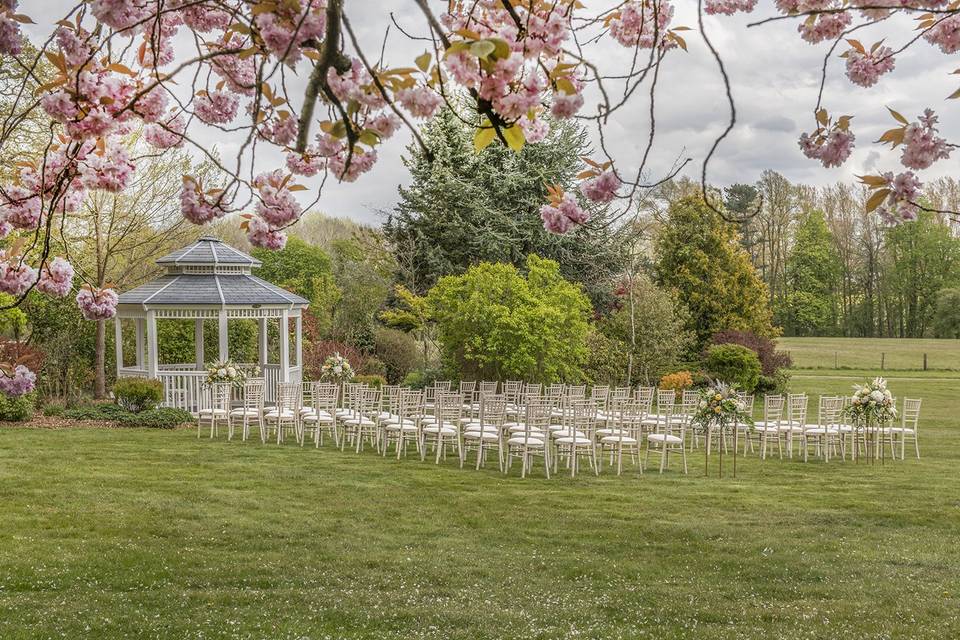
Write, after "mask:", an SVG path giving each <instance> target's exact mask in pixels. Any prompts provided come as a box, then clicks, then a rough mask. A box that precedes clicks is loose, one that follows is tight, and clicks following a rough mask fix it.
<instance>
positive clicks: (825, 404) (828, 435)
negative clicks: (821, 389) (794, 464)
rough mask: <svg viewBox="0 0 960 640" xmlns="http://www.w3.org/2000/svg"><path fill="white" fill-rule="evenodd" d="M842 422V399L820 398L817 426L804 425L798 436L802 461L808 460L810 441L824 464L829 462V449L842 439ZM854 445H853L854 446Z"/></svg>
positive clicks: (833, 397) (835, 397)
mask: <svg viewBox="0 0 960 640" xmlns="http://www.w3.org/2000/svg"><path fill="white" fill-rule="evenodd" d="M842 422H843V398H841V397H838V396H820V403H819V408H818V410H817V424H810V425H805V426H804V428H803V433H802V434H801V436H800V446H801V447H802V448H803V461H804V462H806V461H807V460H808V459H809V453H810V441H811V440H813V441H814V443H815V444H816V447H817V451H818V452H822V455H823V460H824V462H829V461H830V448H831V446H835V445H838V444H840V440H841V438H842V437H843V431H842V430H841V428H840V427H841V425H842ZM855 444H856V443H854V445H855Z"/></svg>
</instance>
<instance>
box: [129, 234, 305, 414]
mask: <svg viewBox="0 0 960 640" xmlns="http://www.w3.org/2000/svg"><path fill="white" fill-rule="evenodd" d="M157 264H158V265H160V266H161V267H162V268H163V269H164V270H165V273H164V274H163V275H161V276H160V277H159V278H157V279H155V280H152V281H150V282H148V283H146V284H144V285H141V286H139V287H137V288H135V289H133V290H131V291H127V292H126V293H123V294H121V295H120V301H119V304H118V305H117V315H116V319H115V334H116V356H117V377H130V376H140V377H146V378H152V379H158V380H160V381H162V382H163V387H164V394H163V395H164V397H163V405H164V406H167V407H177V408H181V409H186V410H188V411H191V412H194V413H196V412H197V411H199V410H200V409H203V408H206V405H207V404H208V403H209V393H208V392H207V390H206V381H207V376H208V370H207V369H208V363H209V362H214V361H216V362H227V361H231V353H230V344H229V326H230V324H229V323H230V322H231V321H255V322H256V323H257V361H256V362H249V363H246V362H238V363H237V366H238V367H241V368H243V369H245V370H247V371H252V370H255V369H259V371H260V372H261V373H262V375H263V377H264V379H265V382H266V389H265V396H266V400H267V401H268V402H273V401H274V400H275V398H276V390H277V385H278V384H279V383H280V382H299V381H300V380H301V378H302V371H303V355H302V354H303V337H302V336H303V324H302V316H301V314H302V311H303V310H304V309H305V308H307V305H308V302H307V300H305V299H304V298H301V297H300V296H298V295H296V294H294V293H291V292H289V291H286V290H284V289H282V288H280V287H278V286H276V285H274V284H271V283H269V282H266V281H265V280H262V279H261V278H258V277H256V276H254V275H253V274H252V270H253V269H255V268H257V267H259V266H261V263H260V261H259V260H257V259H256V258H254V257H252V256H250V255H247V254H246V253H243V252H242V251H238V250H237V249H234V248H233V247H231V246H229V245H227V244H224V243H223V242H222V241H220V240H219V239H218V238H214V237H211V236H203V237H201V238H200V239H198V240H197V241H196V242H195V243H193V244H191V245H189V246H187V247H184V248H182V249H179V250H178V251H174V252H173V253H171V254H169V255H167V256H164V257H163V258H161V259H159V260H157ZM170 320H179V321H183V320H193V321H194V355H195V358H194V361H193V362H173V363H162V362H160V357H159V354H160V352H161V351H160V349H159V346H160V345H158V332H157V324H158V322H163V321H170ZM210 320H216V322H217V336H218V341H217V346H218V349H217V353H216V354H205V353H204V344H203V342H204V322H205V321H210ZM291 325H292V328H291ZM128 331H129V332H132V334H133V335H132V340H129V338H130V337H131V336H130V335H129V334H128V333H127V332H128ZM291 335H292V336H293V339H292V340H291ZM125 337H127V338H128V343H129V342H132V343H133V345H134V348H133V355H132V357H130V354H127V355H126V357H125V354H124V349H123V346H124V338H125ZM271 338H273V339H274V340H275V342H274V343H273V344H271ZM271 355H273V356H275V360H276V361H275V362H271V361H270V360H271Z"/></svg>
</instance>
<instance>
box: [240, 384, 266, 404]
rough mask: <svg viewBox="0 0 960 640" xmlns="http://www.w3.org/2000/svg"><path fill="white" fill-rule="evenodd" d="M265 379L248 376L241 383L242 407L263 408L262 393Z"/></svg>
mask: <svg viewBox="0 0 960 640" xmlns="http://www.w3.org/2000/svg"><path fill="white" fill-rule="evenodd" d="M265 388H266V381H264V380H263V378H248V379H247V381H246V382H244V383H243V408H244V409H263V394H264V390H265Z"/></svg>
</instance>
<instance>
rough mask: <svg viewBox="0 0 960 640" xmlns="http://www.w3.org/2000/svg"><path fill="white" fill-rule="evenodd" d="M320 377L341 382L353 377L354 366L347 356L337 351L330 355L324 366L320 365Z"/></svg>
mask: <svg viewBox="0 0 960 640" xmlns="http://www.w3.org/2000/svg"><path fill="white" fill-rule="evenodd" d="M320 378H321V379H322V380H329V381H330V382H336V383H337V384H341V383H343V382H347V381H349V380H350V379H351V378H353V367H351V366H350V362H349V361H348V360H347V359H346V358H344V357H343V356H341V355H340V354H339V353H335V354H333V355H332V356H330V357H328V358H327V359H326V360H325V361H324V363H323V366H322V367H320Z"/></svg>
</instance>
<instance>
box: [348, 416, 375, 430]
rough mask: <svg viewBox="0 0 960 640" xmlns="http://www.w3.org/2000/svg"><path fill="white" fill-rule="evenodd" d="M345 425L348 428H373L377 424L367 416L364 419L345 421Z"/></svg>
mask: <svg viewBox="0 0 960 640" xmlns="http://www.w3.org/2000/svg"><path fill="white" fill-rule="evenodd" d="M343 423H344V424H345V425H347V426H348V427H372V426H374V425H375V424H376V423H375V422H374V421H373V420H371V419H370V418H367V417H365V416H364V417H362V418H348V419H346V420H344V421H343Z"/></svg>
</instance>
